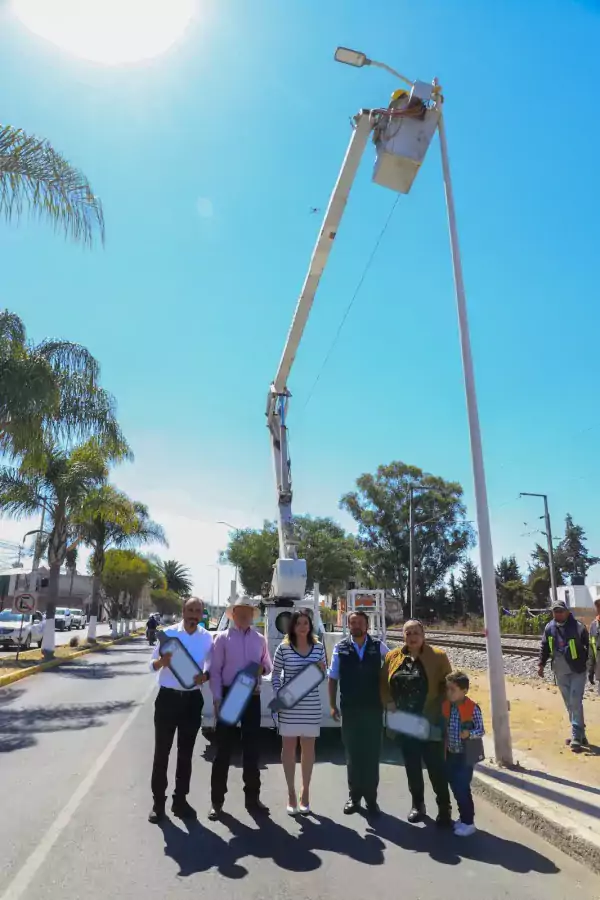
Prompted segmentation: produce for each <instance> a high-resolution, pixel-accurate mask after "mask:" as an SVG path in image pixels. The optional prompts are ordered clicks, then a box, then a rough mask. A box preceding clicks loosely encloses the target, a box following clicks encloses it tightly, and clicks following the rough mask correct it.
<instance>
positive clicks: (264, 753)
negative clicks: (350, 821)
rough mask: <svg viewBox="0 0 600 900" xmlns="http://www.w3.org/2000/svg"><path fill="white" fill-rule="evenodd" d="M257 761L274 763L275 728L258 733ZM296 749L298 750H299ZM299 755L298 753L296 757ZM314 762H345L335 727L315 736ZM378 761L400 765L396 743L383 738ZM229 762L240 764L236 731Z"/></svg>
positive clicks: (277, 750) (277, 752)
mask: <svg viewBox="0 0 600 900" xmlns="http://www.w3.org/2000/svg"><path fill="white" fill-rule="evenodd" d="M212 736H213V734H212V733H210V734H207V735H206V741H207V743H206V746H205V747H204V749H203V751H202V756H203V758H204V759H205V760H206V761H207V762H212V761H213V759H214V755H215V746H214V744H213V742H212ZM261 738H262V740H261V748H260V765H261V768H262V769H266V768H267V767H268V766H271V765H277V764H279V763H280V761H281V739H280V738H279V735H278V734H277V732H276V731H274V730H273V731H267V732H265V733H264V734H263V735H261ZM299 752H300V751H298V754H299ZM299 760H300V756H299V755H298V761H299ZM316 763H317V765H318V764H319V763H332V764H333V765H335V766H345V765H346V757H345V755H344V748H343V745H342V740H341V732H340V730H339V729H338V728H327V729H324V730H323V731H322V732H321V736H320V737H319V739H318V740H317V755H316ZM381 763H382V765H389V766H402V765H403V761H402V753H401V751H400V747H399V744H398V743H397V742H394V741H392V740H388V739H387V738H384V740H383V744H382V749H381ZM231 765H232V766H234V767H239V766H241V749H240V741H239V735H238V740H237V742H236V745H235V747H234V752H233V755H232V758H231Z"/></svg>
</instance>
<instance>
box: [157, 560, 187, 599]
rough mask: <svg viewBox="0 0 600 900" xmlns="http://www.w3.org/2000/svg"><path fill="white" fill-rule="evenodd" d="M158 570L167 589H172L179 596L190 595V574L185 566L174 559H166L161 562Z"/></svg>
mask: <svg viewBox="0 0 600 900" xmlns="http://www.w3.org/2000/svg"><path fill="white" fill-rule="evenodd" d="M160 570H161V572H162V575H163V577H164V579H165V583H166V589H167V590H168V591H174V592H175V593H176V594H179V596H180V597H189V596H190V595H191V593H192V574H191V572H190V570H189V569H188V568H187V567H186V566H184V565H182V563H179V562H177V560H176V559H166V560H165V561H164V562H163V563H161V566H160Z"/></svg>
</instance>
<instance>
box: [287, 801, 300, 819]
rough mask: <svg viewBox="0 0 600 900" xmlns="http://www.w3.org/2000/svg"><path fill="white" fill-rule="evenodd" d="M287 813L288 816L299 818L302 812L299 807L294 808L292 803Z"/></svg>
mask: <svg viewBox="0 0 600 900" xmlns="http://www.w3.org/2000/svg"><path fill="white" fill-rule="evenodd" d="M286 812H287V814H288V816H297V815H298V813H299V812H300V810H299V809H298V807H297V806H292V805H291V803H288V805H287V808H286Z"/></svg>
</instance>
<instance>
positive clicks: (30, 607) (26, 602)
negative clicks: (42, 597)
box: [14, 594, 35, 615]
mask: <svg viewBox="0 0 600 900" xmlns="http://www.w3.org/2000/svg"><path fill="white" fill-rule="evenodd" d="M14 607H15V610H16V612H18V613H21V614H22V615H25V614H26V613H31V612H33V611H34V609H35V597H34V596H33V594H17V596H16V597H15V602H14Z"/></svg>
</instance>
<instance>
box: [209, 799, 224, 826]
mask: <svg viewBox="0 0 600 900" xmlns="http://www.w3.org/2000/svg"><path fill="white" fill-rule="evenodd" d="M222 812H223V807H222V806H221V804H220V803H213V805H212V806H211V808H210V809H209V811H208V818H209V819H210V821H211V822H216V821H217V820H218V819H219V818H220V816H221V813H222Z"/></svg>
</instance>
